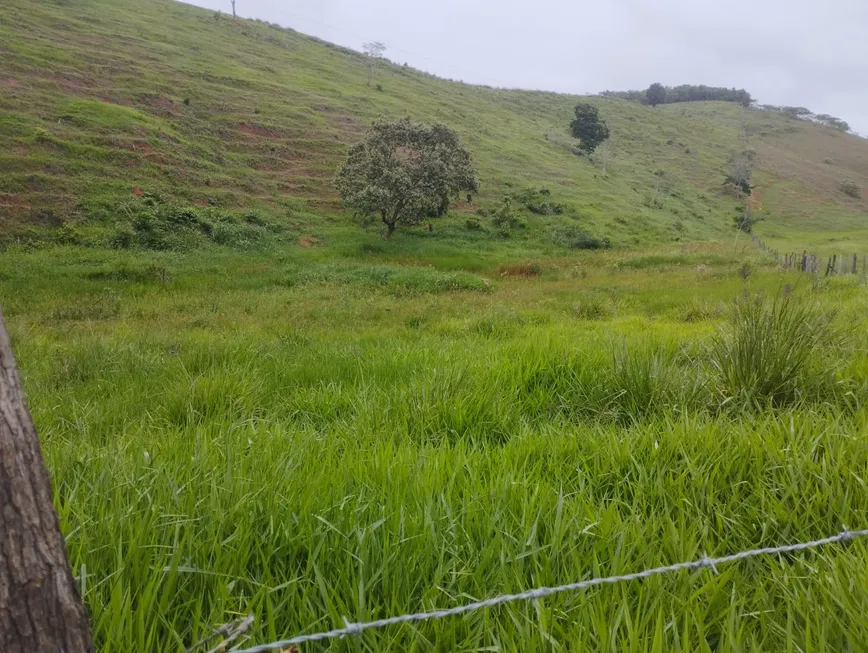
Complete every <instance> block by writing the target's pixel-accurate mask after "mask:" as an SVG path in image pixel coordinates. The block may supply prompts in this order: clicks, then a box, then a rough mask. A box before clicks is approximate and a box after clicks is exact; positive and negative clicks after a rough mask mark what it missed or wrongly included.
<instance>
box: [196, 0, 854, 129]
mask: <svg viewBox="0 0 868 653" xmlns="http://www.w3.org/2000/svg"><path fill="white" fill-rule="evenodd" d="M190 1H191V2H192V3H193V4H197V5H199V6H202V7H208V8H210V9H220V10H222V11H226V12H230V11H231V4H230V2H229V0H190ZM237 11H238V14H239V15H241V16H244V17H250V18H261V19H264V20H268V21H270V22H274V23H279V24H280V25H283V26H286V27H292V28H293V29H296V30H298V31H300V32H304V33H306V34H313V35H315V36H318V37H320V38H323V39H325V40H328V41H332V42H334V43H339V44H341V45H345V46H348V47H352V48H354V49H360V48H361V45H362V43H363V42H364V41H372V40H377V41H383V42H384V43H385V44H386V45H387V46H388V50H387V51H386V56H387V57H388V58H389V59H391V60H393V61H396V62H398V63H404V62H407V63H409V64H410V65H411V66H414V67H416V68H421V69H423V70H427V71H429V72H432V73H435V74H437V75H441V76H443V77H450V78H452V79H461V80H464V81H466V82H473V83H483V84H491V85H496V86H507V87H518V88H528V89H545V90H552V91H563V92H571V93H597V92H599V91H603V90H606V89H611V90H627V89H632V88H646V87H647V86H648V85H649V84H650V83H651V82H655V81H659V82H661V83H663V84H666V85H667V86H673V85H677V84H708V85H709V86H727V87H733V86H734V87H737V88H745V89H747V90H748V91H750V92H751V93H752V94H753V96H754V97H755V98H757V99H759V101H760V102H762V103H765V104H786V105H797V106H805V107H808V108H809V109H811V110H812V111H814V112H815V113H829V114H832V115H834V116H837V117H839V118H843V119H844V120H846V121H848V122H849V123H850V125H851V126H852V127H853V128H854V129H855V130H856V131H858V132H861V133H863V134H868V0H825V2H824V1H823V0H237Z"/></svg>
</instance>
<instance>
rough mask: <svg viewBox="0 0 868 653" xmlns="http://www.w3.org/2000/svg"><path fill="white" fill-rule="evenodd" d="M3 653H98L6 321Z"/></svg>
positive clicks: (0, 424)
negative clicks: (95, 651) (95, 650)
mask: <svg viewBox="0 0 868 653" xmlns="http://www.w3.org/2000/svg"><path fill="white" fill-rule="evenodd" d="M0 496H2V497H3V505H2V509H0V561H2V564H0V651H3V653H35V652H36V651H51V652H52V653H53V652H55V651H63V652H64V653H92V652H93V650H94V648H93V641H92V639H91V635H90V627H89V625H88V621H87V613H86V612H85V609H84V605H83V604H82V602H81V598H80V597H79V595H78V589H77V588H76V586H75V582H74V581H73V578H72V573H71V571H70V569H69V559H68V558H67V556H66V547H65V542H64V539H63V533H61V531H60V524H59V523H58V520H57V513H55V511H54V504H53V503H52V493H51V479H50V477H49V475H48V470H47V469H46V467H45V462H44V461H43V459H42V452H41V451H40V449H39V439H38V437H37V435H36V429H35V428H34V426H33V420H32V419H31V417H30V413H29V412H28V410H27V405H26V403H25V401H24V391H23V390H22V388H21V380H20V378H19V376H18V370H17V367H16V364H15V357H14V356H13V354H12V346H11V344H10V342H9V336H8V335H7V334H6V326H5V324H4V322H3V315H2V314H0Z"/></svg>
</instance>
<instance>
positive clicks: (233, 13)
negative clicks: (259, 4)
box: [231, 0, 237, 18]
mask: <svg viewBox="0 0 868 653" xmlns="http://www.w3.org/2000/svg"><path fill="white" fill-rule="evenodd" d="M231 2H232V18H237V16H236V15H235V0H231Z"/></svg>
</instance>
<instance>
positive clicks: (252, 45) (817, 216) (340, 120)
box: [0, 0, 868, 251]
mask: <svg viewBox="0 0 868 653" xmlns="http://www.w3.org/2000/svg"><path fill="white" fill-rule="evenodd" d="M0 55H2V58H0V90H2V94H0V167H2V170H3V171H4V174H3V175H2V177H0V229H2V232H3V233H5V234H6V236H7V238H8V237H9V236H10V235H12V236H17V235H20V234H21V233H22V231H28V230H29V231H32V229H33V225H37V226H39V225H42V226H57V225H60V224H62V223H63V222H65V221H73V222H76V223H77V224H78V225H79V227H80V228H82V229H84V230H85V232H87V230H88V229H89V230H91V232H92V234H94V235H93V237H94V238H97V239H99V238H101V237H102V235H103V234H104V232H106V231H108V232H111V230H113V229H115V228H116V227H117V224H118V223H119V222H120V223H122V222H123V221H124V220H127V216H126V212H125V210H124V206H125V205H127V204H129V203H130V202H131V201H133V200H134V195H137V194H139V193H140V192H141V193H146V192H154V193H159V194H161V195H162V196H164V197H167V198H170V199H172V201H175V202H178V203H181V204H188V205H194V204H195V205H200V206H204V205H212V206H218V207H225V208H237V209H245V210H246V209H255V210H258V211H261V212H263V213H264V214H266V215H268V216H270V217H271V219H274V220H276V221H278V222H279V223H280V224H281V225H283V226H284V227H285V228H287V229H289V230H290V232H291V233H292V234H293V237H295V236H297V235H302V234H311V235H314V236H316V237H318V238H320V239H328V240H330V241H332V242H341V241H345V242H347V243H351V242H356V241H357V240H358V238H359V235H358V233H359V232H358V229H357V228H356V227H354V226H353V225H351V224H350V223H349V221H348V220H347V218H346V216H344V215H343V214H342V209H341V206H340V203H339V201H338V199H337V197H336V195H335V192H334V190H333V189H332V187H331V184H330V179H331V177H332V175H333V174H334V172H335V170H336V167H337V166H338V165H339V163H340V161H341V158H342V156H343V154H344V152H345V151H346V148H347V146H348V144H350V143H352V142H354V141H355V140H357V139H358V138H359V137H360V136H361V134H362V133H363V132H364V130H365V127H366V125H367V124H368V123H369V122H370V121H371V120H372V119H373V118H375V117H377V116H381V115H391V116H403V115H410V116H411V117H413V118H414V119H418V120H424V121H434V120H436V121H442V122H444V123H447V124H448V125H450V126H452V127H453V128H455V129H457V130H458V131H459V132H460V133H461V135H462V137H463V138H464V139H465V141H466V143H467V144H468V146H469V147H470V149H471V151H472V152H473V154H474V156H475V159H476V161H477V164H478V167H479V171H480V177H481V180H482V186H483V190H482V194H481V197H479V198H476V203H477V205H478V204H481V205H482V206H493V205H494V204H495V203H496V202H497V201H499V199H500V198H501V197H502V196H503V195H504V194H505V193H506V192H510V189H512V190H513V191H514V190H516V189H521V188H525V187H541V186H545V187H547V188H549V189H551V191H552V195H553V198H554V199H555V200H556V201H559V202H563V203H565V204H566V205H567V207H568V210H567V211H566V213H565V215H563V216H549V217H545V218H534V217H533V216H529V218H530V219H529V228H528V230H527V231H526V232H524V233H522V234H520V235H519V236H518V237H517V238H516V240H517V241H518V243H517V245H519V246H522V247H525V248H531V249H533V248H537V249H540V248H542V249H545V250H548V249H552V248H554V249H557V248H559V247H561V248H562V246H563V240H564V239H563V238H559V237H558V234H563V233H567V234H569V230H570V229H571V228H574V229H581V230H584V231H587V232H590V233H592V234H594V235H596V236H605V237H608V238H610V239H611V240H612V242H613V243H614V244H616V245H626V246H633V245H639V244H654V243H664V242H672V241H688V240H709V239H719V238H723V237H726V238H728V237H730V235H731V234H732V226H731V218H732V215H733V214H734V212H735V210H736V206H737V204H736V201H735V200H734V199H732V198H730V197H728V196H726V194H725V193H723V191H722V188H721V182H722V179H723V177H724V175H725V170H726V165H727V160H728V158H729V156H730V155H731V154H732V153H733V152H736V151H739V150H741V149H744V148H745V147H752V148H754V149H756V150H757V151H758V153H759V161H760V166H761V168H762V172H761V173H760V174H759V175H758V179H759V180H760V181H761V182H762V185H763V187H764V188H763V189H762V190H763V191H764V192H762V193H761V194H760V199H759V200H757V201H758V202H760V203H761V206H762V208H763V209H764V210H765V211H766V212H767V219H766V221H765V222H764V223H763V225H762V227H761V228H760V229H761V231H763V232H764V234H765V235H767V236H769V237H770V238H771V239H772V240H773V241H775V239H778V240H780V241H783V240H786V241H788V244H789V243H790V242H791V243H792V245H793V246H794V247H800V246H803V245H804V246H813V245H818V244H823V243H824V242H826V241H828V239H829V238H833V239H834V238H843V239H847V240H849V241H852V239H853V238H854V236H855V237H863V236H862V234H863V233H866V234H868V230H866V226H868V225H866V222H868V219H866V204H865V202H864V200H858V199H853V198H849V197H847V196H845V195H844V194H842V193H841V192H840V191H839V190H838V184H839V183H840V181H842V180H844V179H852V180H854V181H856V182H857V183H859V184H860V185H862V186H863V187H865V188H866V191H868V141H864V140H862V139H859V138H857V137H854V136H848V135H844V134H840V133H838V132H835V131H834V130H832V129H829V128H824V127H819V126H816V125H812V124H808V123H804V122H798V121H793V120H790V119H787V118H785V117H783V116H778V115H774V114H769V113H766V112H759V111H743V110H742V109H741V107H740V106H736V105H731V104H724V103H697V104H690V105H669V106H663V107H658V108H656V109H654V108H650V107H644V106H640V105H637V104H633V103H628V102H626V101H621V100H615V99H606V98H597V97H594V98H587V99H588V100H589V101H591V102H593V103H594V104H596V105H597V106H599V107H600V109H601V111H602V112H603V114H604V116H605V118H606V119H607V121H608V122H609V124H610V126H611V128H612V134H613V137H612V152H611V155H610V157H609V159H610V160H609V161H608V166H607V173H606V174H604V173H603V172H602V170H601V161H600V157H599V156H597V157H596V160H595V161H589V160H588V159H587V158H582V157H578V156H576V155H575V154H574V152H573V142H572V139H571V138H570V137H569V136H568V134H567V125H568V123H569V120H570V118H571V111H572V107H573V105H574V104H575V103H576V101H577V100H578V99H579V98H577V97H575V96H569V95H559V94H553V93H543V92H526V91H509V90H498V89H491V88H485V87H477V86H470V85H466V84H462V83H457V82H451V81H446V80H442V79H438V78H435V77H433V76H430V75H427V74H425V73H422V72H419V71H416V70H413V69H411V68H409V67H406V66H398V65H392V64H387V63H384V64H383V65H382V66H381V67H380V68H379V70H378V72H377V75H376V78H375V83H374V84H372V85H371V86H367V84H366V82H367V72H366V70H367V69H366V66H365V61H364V60H363V59H362V57H361V55H359V54H357V53H354V52H352V51H349V50H345V49H343V48H338V47H336V46H332V45H330V44H327V43H324V42H321V41H318V40H317V39H313V38H311V37H307V36H304V35H301V34H299V33H297V32H294V31H292V30H288V29H282V28H279V27H277V26H271V25H268V24H265V23H261V22H254V21H246V20H237V21H233V20H232V19H231V18H229V17H227V16H225V15H215V14H214V13H213V12H210V11H205V10H202V9H199V8H195V7H192V6H188V5H184V4H180V3H175V2H170V1H168V0H157V1H154V2H147V3H138V2H133V1H132V0H99V1H97V0H83V1H81V2H75V3H72V2H63V1H58V2H52V3H48V2H44V3H30V2H26V3H25V2H23V1H22V0H12V2H11V4H10V3H6V6H4V7H3V8H0ZM380 89H382V90H380ZM476 209H477V206H476V205H475V206H472V207H470V206H459V207H458V213H457V214H454V215H453V216H452V217H451V218H450V219H447V220H446V221H445V222H444V223H443V224H442V227H438V230H437V231H438V236H437V238H448V237H450V236H456V235H458V234H459V232H461V234H460V235H461V236H462V237H467V234H466V233H464V231H465V230H464V227H463V224H464V221H465V217H464V216H462V215H461V212H470V211H475V210H476ZM372 235H373V234H372ZM495 238H496V237H495V236H494V235H493V234H490V235H486V234H482V235H477V236H475V239H476V240H475V241H474V245H475V246H476V247H477V248H478V249H479V250H480V251H484V250H485V249H486V248H487V247H488V245H489V241H493V240H494V239H495ZM866 242H868V240H866Z"/></svg>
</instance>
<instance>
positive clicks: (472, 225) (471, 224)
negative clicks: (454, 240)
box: [464, 218, 482, 231]
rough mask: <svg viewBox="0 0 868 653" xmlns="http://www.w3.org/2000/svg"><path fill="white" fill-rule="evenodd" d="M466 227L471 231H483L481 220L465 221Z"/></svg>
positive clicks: (469, 219) (468, 219)
mask: <svg viewBox="0 0 868 653" xmlns="http://www.w3.org/2000/svg"><path fill="white" fill-rule="evenodd" d="M464 226H465V227H467V229H469V230H470V231H479V230H480V229H482V223H481V222H480V221H479V218H467V220H465V221H464Z"/></svg>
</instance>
